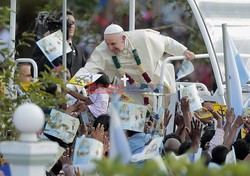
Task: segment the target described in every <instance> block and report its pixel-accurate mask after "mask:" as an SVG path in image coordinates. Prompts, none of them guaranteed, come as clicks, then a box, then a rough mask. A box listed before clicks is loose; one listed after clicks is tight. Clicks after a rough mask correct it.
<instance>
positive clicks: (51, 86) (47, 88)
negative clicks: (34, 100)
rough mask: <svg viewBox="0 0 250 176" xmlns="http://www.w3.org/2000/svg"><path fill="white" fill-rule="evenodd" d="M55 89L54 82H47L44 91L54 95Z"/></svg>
mask: <svg viewBox="0 0 250 176" xmlns="http://www.w3.org/2000/svg"><path fill="white" fill-rule="evenodd" d="M56 90H57V85H56V84H54V83H48V84H47V85H46V86H45V92H47V93H49V94H51V95H55V94H56Z"/></svg>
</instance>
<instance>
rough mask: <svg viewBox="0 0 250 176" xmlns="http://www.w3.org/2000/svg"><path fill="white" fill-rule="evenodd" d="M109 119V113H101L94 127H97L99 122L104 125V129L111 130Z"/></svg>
mask: <svg viewBox="0 0 250 176" xmlns="http://www.w3.org/2000/svg"><path fill="white" fill-rule="evenodd" d="M109 120H110V116H109V115H108V114H102V115H99V116H98V117H97V118H96V120H95V122H94V124H93V127H95V128H96V127H97V125H98V123H100V124H101V125H103V126H104V131H108V130H109Z"/></svg>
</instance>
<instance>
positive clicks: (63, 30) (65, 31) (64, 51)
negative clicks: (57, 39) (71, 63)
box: [62, 0, 67, 83]
mask: <svg viewBox="0 0 250 176" xmlns="http://www.w3.org/2000/svg"><path fill="white" fill-rule="evenodd" d="M62 12H63V13H62V14H63V23H62V32H63V46H62V47H63V57H62V64H63V80H64V82H65V83H66V70H67V69H66V68H67V55H66V40H67V0H63V4H62Z"/></svg>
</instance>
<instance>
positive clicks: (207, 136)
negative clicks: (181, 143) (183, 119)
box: [200, 129, 215, 151]
mask: <svg viewBox="0 0 250 176" xmlns="http://www.w3.org/2000/svg"><path fill="white" fill-rule="evenodd" d="M214 134H215V130H210V129H209V130H206V131H205V132H204V133H203V135H202V137H201V143H200V146H201V148H202V150H203V151H204V150H207V149H208V148H209V142H210V141H211V139H212V138H213V136H214Z"/></svg>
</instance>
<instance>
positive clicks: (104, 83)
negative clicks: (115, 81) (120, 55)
mask: <svg viewBox="0 0 250 176" xmlns="http://www.w3.org/2000/svg"><path fill="white" fill-rule="evenodd" d="M97 74H102V76H101V77H100V78H98V79H97V80H96V81H95V83H96V85H102V86H103V87H108V86H109V83H110V81H109V77H108V76H107V75H106V74H105V73H103V72H98V73H97Z"/></svg>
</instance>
